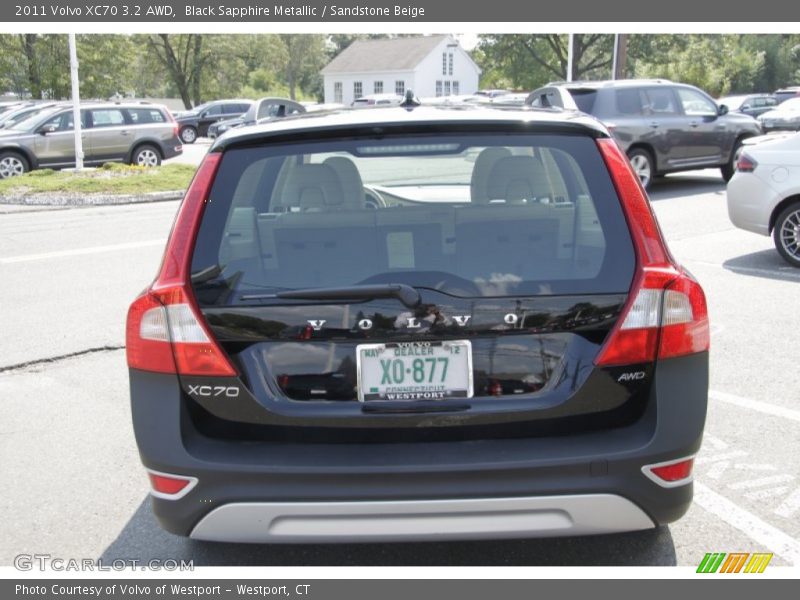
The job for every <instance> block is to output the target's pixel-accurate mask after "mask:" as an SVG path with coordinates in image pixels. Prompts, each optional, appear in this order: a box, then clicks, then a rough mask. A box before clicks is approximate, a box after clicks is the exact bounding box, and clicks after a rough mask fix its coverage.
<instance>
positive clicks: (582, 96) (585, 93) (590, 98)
mask: <svg viewBox="0 0 800 600" xmlns="http://www.w3.org/2000/svg"><path fill="white" fill-rule="evenodd" d="M569 93H570V94H572V99H573V100H575V104H576V105H577V107H578V110H580V111H581V112H585V113H587V114H592V109H593V108H594V101H595V100H596V99H597V90H569Z"/></svg>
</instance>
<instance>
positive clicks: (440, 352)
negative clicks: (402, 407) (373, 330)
mask: <svg viewBox="0 0 800 600" xmlns="http://www.w3.org/2000/svg"><path fill="white" fill-rule="evenodd" d="M397 348H432V349H434V351H433V354H425V355H423V356H425V357H432V358H434V359H439V358H445V357H453V356H458V359H457V361H460V363H461V365H460V367H459V371H461V370H462V369H466V373H464V374H463V375H462V377H461V378H460V380H461V382H462V383H461V385H459V386H458V387H454V386H450V387H448V386H447V385H443V386H439V387H442V388H444V389H441V390H435V391H434V390H431V389H430V388H431V387H433V386H425V385H421V384H419V383H418V382H413V384H412V385H408V386H404V387H414V388H425V389H418V390H416V391H395V392H392V393H396V394H398V395H399V396H401V397H398V398H387V397H386V394H387V392H386V388H383V390H381V386H380V385H379V386H377V388H376V386H371V385H370V386H369V387H370V390H369V391H366V387H367V385H365V383H364V381H365V379H364V377H365V375H367V373H366V370H367V369H371V368H372V367H370V364H369V363H370V362H371V361H374V363H375V365H376V366H377V370H378V371H379V372H380V371H382V369H383V367H382V366H381V364H380V362H379V361H380V360H381V359H383V360H386V359H387V358H386V357H387V356H389V355H387V354H384V353H385V352H386V351H387V350H394V349H397ZM456 348H458V349H460V350H458V351H457V352H456V353H455V354H453V353H452V351H451V349H456ZM365 351H377V353H376V354H375V355H373V356H364V352H365ZM446 353H450V354H446ZM415 358H416V355H406V356H394V355H392V356H391V359H392V360H397V359H401V360H403V364H405V360H409V361H413V360H414V359H415ZM423 360H424V359H423ZM412 364H413V363H412ZM433 368H434V369H435V366H434V367H433ZM449 368H450V364H449V363H448V369H449ZM404 370H405V369H404ZM405 372H406V373H408V374H410V372H409V371H408V370H405ZM434 374H435V371H431V372H430V375H431V377H433V376H434ZM371 378H372V377H371ZM412 381H413V380H412ZM449 381H450V378H448V382H449ZM356 384H357V385H356V388H357V392H358V401H359V402H423V401H435V402H441V401H444V400H450V399H458V400H465V399H468V398H472V397H473V395H474V393H475V390H474V385H473V375H472V343H471V342H470V341H469V340H441V341H412V342H386V343H376V344H358V345H357V346H356ZM376 389H377V390H378V391H375V390H376ZM410 396H417V397H410Z"/></svg>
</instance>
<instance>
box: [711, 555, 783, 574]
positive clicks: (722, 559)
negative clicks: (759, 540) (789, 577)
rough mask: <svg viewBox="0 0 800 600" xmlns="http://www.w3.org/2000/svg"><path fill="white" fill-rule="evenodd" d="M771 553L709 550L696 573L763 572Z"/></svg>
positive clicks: (770, 558)
mask: <svg viewBox="0 0 800 600" xmlns="http://www.w3.org/2000/svg"><path fill="white" fill-rule="evenodd" d="M771 560H772V553H766V552H755V553H753V554H750V553H749V552H731V553H730V554H726V553H725V552H709V553H707V554H706V555H705V556H704V557H703V560H701V561H700V564H699V565H698V567H697V572H698V573H763V572H764V569H766V568H767V565H768V564H769V561H771Z"/></svg>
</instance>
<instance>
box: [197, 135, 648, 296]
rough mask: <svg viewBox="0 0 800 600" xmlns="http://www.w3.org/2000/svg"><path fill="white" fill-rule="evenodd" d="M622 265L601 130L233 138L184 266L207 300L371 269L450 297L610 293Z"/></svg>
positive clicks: (370, 274)
mask: <svg viewBox="0 0 800 600" xmlns="http://www.w3.org/2000/svg"><path fill="white" fill-rule="evenodd" d="M633 268H634V254H633V249H632V246H631V241H630V237H629V233H628V230H627V227H626V224H625V219H624V217H623V214H622V211H621V207H620V206H619V201H618V199H617V196H616V193H615V190H614V187H613V185H612V183H611V181H610V179H609V176H608V173H607V171H606V168H605V165H604V163H603V160H602V158H601V156H600V154H599V151H598V149H597V146H596V144H595V143H594V141H593V140H592V139H590V138H588V137H583V136H554V135H504V136H494V135H455V136H452V135H436V136H430V137H426V136H421V137H407V136H403V137H392V136H386V137H384V138H382V139H378V140H376V139H358V138H356V139H353V138H347V139H346V140H341V141H331V142H324V143H322V142H321V143H298V144H295V145H287V144H285V143H283V144H281V145H275V146H262V147H248V148H240V149H230V150H228V151H227V152H226V153H225V156H224V157H223V160H222V164H221V165H220V168H219V171H218V173H217V177H216V180H215V182H214V185H213V187H212V190H211V195H210V198H209V202H208V204H207V206H206V210H205V213H204V217H203V221H202V223H201V227H200V230H199V233H198V240H197V244H196V247H195V251H194V258H193V265H192V271H193V281H194V282H195V289H196V290H197V292H198V299H199V300H200V302H201V304H203V305H209V304H237V303H238V302H240V301H241V296H242V295H247V294H257V293H265V294H269V293H271V292H275V291H279V290H285V289H299V288H313V287H335V286H350V285H358V284H369V283H405V284H407V285H412V286H415V287H422V288H433V289H437V290H439V291H442V292H444V293H448V294H451V295H454V296H460V297H486V296H510V295H553V294H568V293H569V294H573V293H618V292H625V291H627V290H628V288H629V285H630V281H631V277H632V274H633Z"/></svg>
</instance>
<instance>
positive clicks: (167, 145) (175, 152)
mask: <svg viewBox="0 0 800 600" xmlns="http://www.w3.org/2000/svg"><path fill="white" fill-rule="evenodd" d="M161 151H162V153H163V155H164V156H163V157H164V158H165V159H167V158H175V157H176V156H180V155H181V154H183V142H181V141H180V139H178V138H175V139H173V140H170V141H168V142H164V143H163V144H162V145H161Z"/></svg>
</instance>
